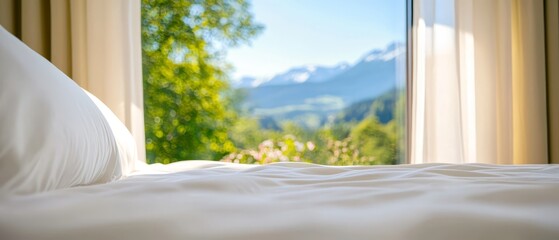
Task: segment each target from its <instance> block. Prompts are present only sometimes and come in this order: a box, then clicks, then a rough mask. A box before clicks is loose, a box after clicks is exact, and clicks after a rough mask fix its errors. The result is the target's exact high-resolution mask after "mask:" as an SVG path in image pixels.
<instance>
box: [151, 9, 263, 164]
mask: <svg viewBox="0 0 559 240" xmlns="http://www.w3.org/2000/svg"><path fill="white" fill-rule="evenodd" d="M249 9H250V5H249V3H248V2H247V1H246V0H142V29H141V32H142V58H143V65H142V66H143V78H144V103H145V104H144V105H145V109H144V110H145V125H146V149H147V157H148V162H162V163H168V162H173V161H178V160H183V159H220V158H221V157H222V156H224V155H225V154H227V153H229V152H231V151H234V150H235V146H234V145H233V143H232V141H231V140H230V137H229V135H228V126H230V125H231V124H233V123H234V122H235V121H236V119H237V116H236V113H235V111H233V110H232V104H233V103H232V102H231V99H230V98H228V96H229V95H230V94H227V91H229V86H228V81H227V71H226V70H227V69H228V65H227V64H225V63H224V61H223V53H224V52H225V50H226V49H227V48H229V47H232V46H237V45H239V44H244V43H248V42H249V40H250V39H251V38H252V37H254V36H256V35H257V34H258V33H259V32H260V31H261V30H262V27H261V26H260V25H258V24H256V23H255V22H254V19H253V16H252V14H251V13H250V11H249Z"/></svg>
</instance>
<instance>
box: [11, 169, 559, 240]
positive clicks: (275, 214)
mask: <svg viewBox="0 0 559 240" xmlns="http://www.w3.org/2000/svg"><path fill="white" fill-rule="evenodd" d="M0 239H136V240H139V239H351V240H353V239H508V240H510V239H559V166H556V165H537V166H536V165H525V166H496V165H444V164H429V165H400V166H382V167H325V166H318V165H310V164H296V163H280V164H272V165H265V166H252V165H236V164H226V163H218V162H207V161H189V162H180V163H176V164H171V165H167V166H162V165H152V166H146V167H144V169H143V170H141V171H139V172H136V173H134V174H133V175H132V176H130V177H128V178H126V179H123V180H119V181H116V182H112V183H108V184H100V185H92V186H82V187H75V188H69V189H60V190H54V191H51V192H45V193H40V194H34V195H25V196H12V197H7V198H4V199H0Z"/></svg>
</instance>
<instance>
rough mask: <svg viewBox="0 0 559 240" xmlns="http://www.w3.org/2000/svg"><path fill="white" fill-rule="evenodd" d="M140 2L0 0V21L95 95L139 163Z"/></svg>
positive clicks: (141, 129) (142, 149)
mask: <svg viewBox="0 0 559 240" xmlns="http://www.w3.org/2000/svg"><path fill="white" fill-rule="evenodd" d="M140 20H141V19H140V0H2V1H0V24H1V25H2V26H4V27H5V28H6V29H7V30H8V31H10V32H12V33H13V34H14V35H16V36H17V37H18V38H20V39H21V40H22V41H23V42H25V43H26V44H27V45H28V46H30V47H31V48H32V49H33V50H35V51H37V52H38V53H40V54H41V55H43V56H44V57H45V58H47V59H49V60H50V61H51V62H52V63H53V64H54V65H56V66H57V67H58V68H59V69H60V70H62V71H63V72H64V73H66V74H67V75H68V76H69V77H70V78H72V79H74V81H76V82H77V83H78V84H79V85H80V86H81V87H83V88H84V89H86V90H88V91H89V92H91V93H93V94H94V95H96V96H97V97H98V98H99V99H101V101H103V102H104V103H105V104H106V105H107V106H108V107H109V108H110V109H111V110H112V111H113V112H114V113H115V114H116V115H117V116H118V117H119V119H120V120H121V121H122V122H123V123H124V124H125V125H126V127H128V129H129V130H130V132H131V133H132V135H133V136H134V138H135V140H136V143H137V147H138V156H139V158H140V161H145V147H144V141H145V136H144V116H143V91H142V75H141V74H142V70H141V42H140V41H141V39H140V38H141V34H140Z"/></svg>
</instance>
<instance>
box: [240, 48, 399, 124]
mask: <svg viewBox="0 0 559 240" xmlns="http://www.w3.org/2000/svg"><path fill="white" fill-rule="evenodd" d="M400 68H401V69H400ZM403 71H405V46H404V45H403V44H401V43H392V44H389V45H388V46H387V47H386V48H384V49H374V50H371V51H369V52H367V53H365V54H364V55H363V56H362V57H361V58H360V59H359V60H358V61H357V62H356V63H355V64H352V65H349V64H340V65H337V66H333V67H326V66H315V65H307V66H300V67H294V68H291V69H289V70H288V71H286V72H283V73H280V74H277V75H275V76H274V77H272V78H270V79H257V78H251V77H245V78H244V79H241V81H238V83H240V84H238V85H236V86H237V88H243V89H245V91H246V92H247V99H246V106H247V107H248V108H249V109H252V112H253V114H254V115H256V116H259V117H261V118H266V119H267V120H268V121H269V119H270V118H272V119H274V120H275V121H277V122H281V121H283V120H286V119H289V120H290V121H295V122H298V123H301V124H302V125H304V126H307V127H317V126H320V125H322V124H324V123H325V122H326V121H327V119H328V118H329V117H330V118H331V116H333V115H334V114H336V113H339V112H341V111H342V110H343V109H344V108H347V107H348V106H350V105H351V104H354V103H357V102H360V101H363V100H366V99H374V98H375V97H378V96H380V95H381V94H383V93H385V92H387V91H390V90H393V89H395V88H398V87H399V86H398V84H397V82H399V81H401V80H403V76H404V74H398V73H405V72H403ZM400 77H401V79H398V78H400Z"/></svg>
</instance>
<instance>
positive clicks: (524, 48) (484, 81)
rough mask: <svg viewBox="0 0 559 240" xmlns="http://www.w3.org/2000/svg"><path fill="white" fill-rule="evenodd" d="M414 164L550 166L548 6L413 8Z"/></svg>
mask: <svg viewBox="0 0 559 240" xmlns="http://www.w3.org/2000/svg"><path fill="white" fill-rule="evenodd" d="M413 15H414V29H413V34H414V35H413V39H414V41H413V50H414V52H413V82H414V84H413V89H412V91H413V94H412V96H413V99H412V111H411V112H412V113H411V116H410V117H411V123H412V126H411V154H410V155H411V163H426V162H449V163H473V162H475V163H506V164H508V163H511V164H512V163H514V164H521V163H548V161H549V157H548V122H547V107H546V102H547V99H546V60H545V59H546V53H545V50H546V49H545V24H544V17H545V14H544V1H543V0H495V1H487V0H415V1H414V12H413Z"/></svg>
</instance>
